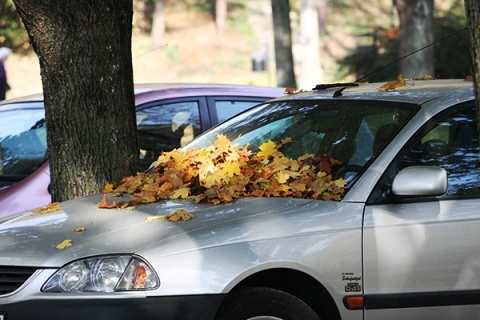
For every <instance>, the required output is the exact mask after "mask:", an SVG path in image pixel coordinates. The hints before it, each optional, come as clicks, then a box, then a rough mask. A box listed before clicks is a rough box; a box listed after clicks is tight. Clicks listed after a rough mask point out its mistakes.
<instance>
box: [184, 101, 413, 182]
mask: <svg viewBox="0 0 480 320" xmlns="http://www.w3.org/2000/svg"><path fill="white" fill-rule="evenodd" d="M418 109H419V106H417V105H412V104H405V103H398V102H395V103H394V102H385V101H381V102H379V101H345V100H322V101H320V100H318V101H306V100H291V101H278V102H271V103H267V104H263V105H261V106H258V107H256V108H254V109H252V110H249V111H247V112H245V113H242V114H241V115H239V116H237V117H235V118H233V119H231V120H230V121H227V122H225V123H223V124H221V125H219V126H217V127H215V128H214V129H212V130H210V131H208V132H207V133H205V134H204V135H201V136H199V137H198V138H197V139H195V140H194V141H192V142H191V143H190V144H188V145H186V146H185V147H184V149H195V148H205V147H207V146H209V145H211V144H212V143H213V142H214V141H215V140H216V138H217V136H218V135H219V134H221V135H225V136H226V137H227V138H229V139H230V140H232V142H233V143H238V144H241V145H247V144H249V149H250V150H252V151H258V148H259V146H261V145H262V143H264V142H267V141H269V140H271V141H274V142H280V141H282V140H284V139H287V138H290V139H291V142H290V143H287V144H285V145H282V147H281V148H280V151H281V152H282V153H283V154H284V155H285V156H287V157H289V158H292V159H297V158H299V157H301V156H303V155H306V154H313V155H328V156H329V157H330V158H333V159H336V160H339V161H340V162H341V164H340V165H339V166H336V167H334V168H332V175H333V177H334V178H335V179H338V178H344V179H345V180H346V181H347V182H348V183H349V185H348V186H347V188H348V187H349V186H351V184H352V183H353V181H355V177H356V176H357V175H358V173H359V172H362V171H363V170H364V169H365V168H366V166H367V165H368V164H369V163H370V162H371V161H372V160H373V159H374V158H375V157H376V156H378V155H379V153H380V152H381V151H382V150H383V148H384V147H385V146H386V145H387V144H388V142H390V141H391V140H392V139H393V137H394V136H395V135H396V134H397V132H398V131H399V130H400V129H401V128H402V127H403V125H404V124H405V123H406V122H407V121H408V120H409V119H410V118H411V117H412V116H413V115H414V114H415V112H416V111H417V110H418Z"/></svg>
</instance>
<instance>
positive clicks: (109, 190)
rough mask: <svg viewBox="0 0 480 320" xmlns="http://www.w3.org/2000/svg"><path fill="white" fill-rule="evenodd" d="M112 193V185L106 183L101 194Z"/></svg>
mask: <svg viewBox="0 0 480 320" xmlns="http://www.w3.org/2000/svg"><path fill="white" fill-rule="evenodd" d="M112 191H113V183H107V184H106V185H105V187H103V190H102V193H110V192H112Z"/></svg>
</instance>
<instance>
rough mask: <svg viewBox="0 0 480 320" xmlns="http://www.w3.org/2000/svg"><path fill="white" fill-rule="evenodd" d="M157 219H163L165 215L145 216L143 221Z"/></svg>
mask: <svg viewBox="0 0 480 320" xmlns="http://www.w3.org/2000/svg"><path fill="white" fill-rule="evenodd" d="M158 220H165V216H151V217H147V218H145V221H147V222H152V221H158Z"/></svg>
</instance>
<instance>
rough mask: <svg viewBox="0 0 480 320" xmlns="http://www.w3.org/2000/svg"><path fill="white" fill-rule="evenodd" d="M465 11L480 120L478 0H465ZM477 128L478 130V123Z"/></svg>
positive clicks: (479, 20)
mask: <svg viewBox="0 0 480 320" xmlns="http://www.w3.org/2000/svg"><path fill="white" fill-rule="evenodd" d="M465 11H466V13H467V19H468V28H469V29H470V41H471V45H470V48H471V50H470V51H471V53H472V69H473V70H472V72H473V81H474V88H475V98H476V103H477V118H478V119H479V122H480V2H479V1H478V0H465ZM478 128H479V131H480V125H479V126H478ZM479 136H480V132H479Z"/></svg>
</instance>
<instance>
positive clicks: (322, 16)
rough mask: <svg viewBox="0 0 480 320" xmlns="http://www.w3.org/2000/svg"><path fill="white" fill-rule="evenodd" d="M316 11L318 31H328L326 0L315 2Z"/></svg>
mask: <svg viewBox="0 0 480 320" xmlns="http://www.w3.org/2000/svg"><path fill="white" fill-rule="evenodd" d="M317 10H318V30H319V31H320V33H325V32H327V31H328V28H327V26H328V0H318V1H317Z"/></svg>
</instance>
